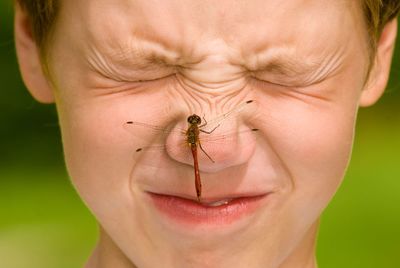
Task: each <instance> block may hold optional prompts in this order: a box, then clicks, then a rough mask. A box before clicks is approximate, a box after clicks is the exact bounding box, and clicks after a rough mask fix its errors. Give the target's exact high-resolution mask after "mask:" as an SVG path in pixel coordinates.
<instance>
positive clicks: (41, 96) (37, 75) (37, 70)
mask: <svg viewBox="0 0 400 268" xmlns="http://www.w3.org/2000/svg"><path fill="white" fill-rule="evenodd" d="M14 27H15V28H14V31H15V47H16V51H17V58H18V63H19V68H20V71H21V74H22V79H23V81H24V83H25V85H26V87H27V88H28V90H29V92H30V93H31V94H32V96H33V97H34V98H35V99H37V100H38V101H40V102H44V103H52V102H54V96H53V92H52V89H51V86H50V83H49V80H48V78H47V77H46V75H45V74H44V72H43V69H42V64H41V61H40V55H39V48H38V47H37V45H36V42H35V40H34V38H33V34H32V28H31V24H30V20H29V17H28V14H27V13H26V12H25V11H24V10H23V9H22V8H21V7H20V5H19V4H15V19H14Z"/></svg>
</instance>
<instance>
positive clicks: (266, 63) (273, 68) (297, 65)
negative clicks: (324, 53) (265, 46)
mask: <svg viewBox="0 0 400 268" xmlns="http://www.w3.org/2000/svg"><path fill="white" fill-rule="evenodd" d="M321 64H322V61H319V62H318V61H310V60H308V61H307V60H306V59H300V58H297V57H292V56H290V55H288V54H280V55H277V56H273V57H271V58H270V59H265V60H263V59H261V60H260V61H259V62H258V63H257V64H256V66H255V70H254V71H266V72H269V73H272V74H277V75H288V76H292V75H293V76H301V75H306V74H310V73H312V72H314V71H316V70H317V69H318V68H319V67H321Z"/></svg>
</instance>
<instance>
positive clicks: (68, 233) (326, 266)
mask: <svg viewBox="0 0 400 268" xmlns="http://www.w3.org/2000/svg"><path fill="white" fill-rule="evenodd" d="M11 2H12V1H7V0H6V1H1V2H0V78H1V80H0V83H1V84H0V88H1V90H0V107H1V108H0V160H1V161H0V267H4V268H22V267H30V268H54V267H58V268H64V267H65V268H71V267H82V266H83V264H84V262H85V260H86V258H87V256H88V255H89V254H90V251H91V249H92V247H93V245H94V244H95V242H96V234H97V226H96V223H95V220H94V218H93V216H92V215H91V214H90V212H89V211H88V210H87V209H86V207H85V206H84V205H83V204H82V202H81V201H80V199H79V197H78V196H77V194H76V192H75V190H74V189H73V187H72V186H71V184H70V181H69V179H68V176H67V174H66V171H65V168H64V164H63V159H62V148H61V144H60V138H59V130H58V126H57V117H56V112H55V108H54V106H53V105H43V104H39V103H37V102H36V101H34V100H33V99H32V98H31V96H30V95H29V94H28V92H27V91H26V89H25V88H24V86H23V83H22V81H21V78H20V75H19V72H18V66H17V62H16V57H15V49H14V43H13V29H12V17H13V14H12V13H13V11H12V4H11ZM397 43H398V45H397V50H396V53H395V56H394V63H393V69H392V75H391V80H390V84H389V86H388V89H387V91H386V93H385V95H384V96H383V98H382V99H381V100H380V101H379V102H378V103H377V104H376V105H375V106H373V107H371V108H365V109H361V110H360V113H359V120H358V124H357V134H356V141H355V145H354V153H353V159H352V162H351V165H350V168H349V170H348V173H347V176H346V179H345V181H344V183H343V185H342V187H341V188H340V190H339V191H338V193H337V195H336V196H335V198H334V200H333V202H332V203H331V204H330V205H329V207H328V208H327V210H326V212H325V213H324V215H323V217H322V226H321V230H320V236H319V243H318V260H319V264H320V267H321V268H337V267H341V268H346V267H349V268H350V267H351V268H355V267H363V268H376V267H379V268H392V267H400V260H399V253H400V242H399V241H400V165H399V164H400V153H399V152H400V107H399V106H400V42H399V38H398V42H397Z"/></svg>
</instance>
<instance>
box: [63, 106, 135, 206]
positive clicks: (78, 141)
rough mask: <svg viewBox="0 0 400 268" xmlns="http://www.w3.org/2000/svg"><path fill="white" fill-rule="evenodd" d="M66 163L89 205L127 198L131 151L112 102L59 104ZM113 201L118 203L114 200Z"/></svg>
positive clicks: (119, 116)
mask: <svg viewBox="0 0 400 268" xmlns="http://www.w3.org/2000/svg"><path fill="white" fill-rule="evenodd" d="M58 109H59V114H60V125H61V132H62V138H63V146H64V153H65V160H66V165H67V168H68V172H69V175H70V177H71V179H72V183H73V184H74V186H75V188H76V189H77V191H78V192H79V194H80V195H81V197H82V198H83V199H84V200H85V202H86V203H88V204H89V206H90V207H91V208H92V209H94V210H96V207H99V208H100V207H102V206H103V209H104V207H106V205H105V204H101V205H100V204H99V203H102V202H104V201H105V200H109V199H110V198H111V199H113V200H115V201H116V200H118V199H123V198H125V199H126V198H129V197H130V196H131V195H130V193H129V192H128V190H129V187H127V184H128V182H129V180H128V178H129V173H130V170H131V168H132V162H131V160H132V157H131V156H132V150H130V148H131V147H130V146H129V144H128V143H129V141H128V140H127V139H126V135H125V133H124V131H123V128H122V122H123V115H122V114H121V113H119V112H118V109H112V105H101V104H98V103H96V104H95V105H92V103H91V102H89V101H88V102H87V103H86V104H85V105H84V106H78V107H77V106H74V107H69V106H68V105H66V104H62V105H59V106H58ZM114 203H115V204H116V203H117V202H114Z"/></svg>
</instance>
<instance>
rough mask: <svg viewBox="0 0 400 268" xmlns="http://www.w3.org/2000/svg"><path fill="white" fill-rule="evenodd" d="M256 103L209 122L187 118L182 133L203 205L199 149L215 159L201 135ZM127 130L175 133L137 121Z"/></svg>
mask: <svg viewBox="0 0 400 268" xmlns="http://www.w3.org/2000/svg"><path fill="white" fill-rule="evenodd" d="M252 103H254V100H247V101H245V102H244V103H241V104H239V105H238V106H237V107H235V108H234V109H232V110H230V111H228V112H227V113H224V114H222V115H220V116H217V117H216V118H214V119H212V120H210V121H209V122H208V121H207V120H206V119H205V117H204V116H203V120H204V121H202V119H201V117H200V116H199V115H197V114H191V115H189V116H188V117H187V124H188V126H187V129H185V130H182V131H181V133H183V134H184V137H185V138H184V140H185V143H186V144H187V147H188V148H189V149H190V152H191V155H192V160H193V167H194V182H195V190H196V196H197V201H198V202H199V203H201V195H202V183H201V178H200V168H199V158H198V148H200V150H201V151H202V153H203V154H204V155H205V156H206V157H207V158H208V159H209V160H210V161H211V162H212V163H215V161H214V160H213V158H212V157H211V156H210V155H209V154H208V153H207V152H206V150H205V149H204V148H203V146H202V141H203V140H207V139H203V138H201V137H200V136H201V135H200V133H203V134H208V135H210V134H212V133H213V132H214V131H215V130H216V129H217V128H218V127H219V126H220V125H221V124H222V122H223V121H224V120H226V119H228V118H231V117H232V116H233V115H235V114H237V113H239V112H240V111H241V110H243V109H244V108H246V107H247V106H249V105H250V104H252ZM124 125H125V128H126V129H127V130H128V131H130V132H132V133H134V132H135V130H137V128H138V127H141V128H147V129H149V130H153V131H154V130H155V131H161V132H163V133H164V134H165V133H170V132H174V131H172V130H168V129H166V128H162V127H159V126H156V125H150V124H147V123H143V122H137V121H127V122H125V124H124ZM210 125H213V126H214V127H213V128H212V129H210V130H207V129H206V127H207V126H210ZM256 131H258V129H257V128H251V129H248V130H246V131H242V132H241V133H247V132H256ZM241 133H238V132H235V133H230V134H224V135H219V136H216V137H213V138H210V139H208V140H209V141H217V140H226V139H228V138H229V137H230V136H235V135H237V134H241ZM163 147H164V146H149V147H138V148H136V150H135V153H141V152H143V151H146V150H149V149H150V150H153V149H155V148H163Z"/></svg>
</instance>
